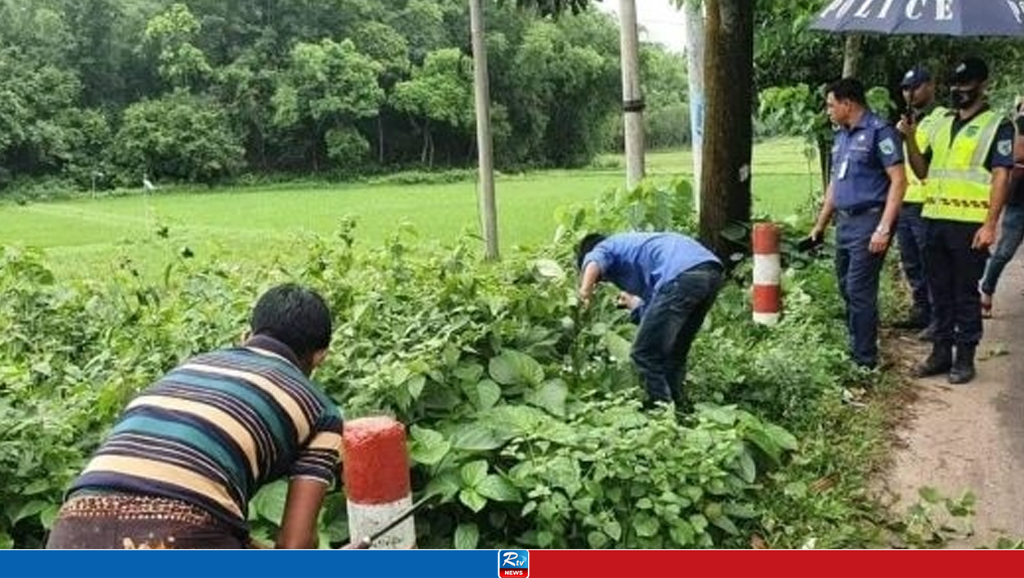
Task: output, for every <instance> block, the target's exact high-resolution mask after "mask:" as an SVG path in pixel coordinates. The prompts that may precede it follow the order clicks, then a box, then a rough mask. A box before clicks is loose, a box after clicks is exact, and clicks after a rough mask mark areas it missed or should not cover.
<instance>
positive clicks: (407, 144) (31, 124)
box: [0, 0, 688, 191]
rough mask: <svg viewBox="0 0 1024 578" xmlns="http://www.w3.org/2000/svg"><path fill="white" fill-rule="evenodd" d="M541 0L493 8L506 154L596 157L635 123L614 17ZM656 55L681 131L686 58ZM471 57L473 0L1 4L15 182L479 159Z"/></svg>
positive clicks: (651, 79) (500, 152)
mask: <svg viewBox="0 0 1024 578" xmlns="http://www.w3.org/2000/svg"><path fill="white" fill-rule="evenodd" d="M557 4H558V5H559V6H560V7H561V6H562V5H563V4H564V5H565V7H567V6H568V3H562V2H559V3H557ZM534 8H536V7H534ZM539 8H540V13H538V11H537V10H535V9H528V7H526V6H523V7H520V6H517V3H514V2H499V3H488V5H487V17H488V20H487V27H488V38H487V42H488V49H489V65H490V66H489V68H490V76H491V83H492V84H491V90H492V97H493V100H494V112H493V114H494V119H493V124H494V131H495V145H496V149H495V150H496V155H497V158H496V162H497V164H498V167H499V168H510V167H521V166H579V165H583V164H586V163H587V162H589V161H590V160H592V158H593V156H594V155H595V154H596V153H597V152H599V151H602V150H605V149H606V148H607V147H608V146H609V143H614V141H615V139H616V134H617V132H620V129H618V124H617V121H616V117H617V116H618V115H617V112H618V108H619V107H618V102H619V101H620V100H621V98H620V96H619V91H620V90H621V83H620V80H619V78H620V74H619V61H618V52H619V40H618V31H617V28H616V23H615V21H614V20H613V18H612V17H611V16H608V15H606V14H602V13H599V12H597V11H595V10H587V11H584V12H583V13H581V14H579V15H578V16H573V17H566V18H561V19H550V18H545V17H543V16H542V15H541V13H545V11H546V9H545V7H544V6H540V7H539ZM643 52H644V55H645V62H646V63H648V64H649V66H648V65H646V64H645V71H644V72H645V78H646V79H647V80H645V82H646V83H649V90H650V92H652V94H657V95H658V96H656V97H654V98H652V105H653V106H652V108H651V109H650V111H651V113H652V116H653V119H652V123H653V126H654V128H655V129H656V130H659V132H660V134H661V135H663V136H659V137H658V138H657V139H655V142H656V143H657V144H664V145H672V144H678V139H679V138H680V137H679V136H678V134H677V135H675V137H674V139H673V137H672V136H668V135H667V134H666V133H667V132H669V131H673V132H674V131H679V134H682V133H683V132H686V131H685V130H680V129H688V126H683V125H682V124H681V123H684V122H686V119H685V118H680V116H679V110H680V107H679V106H678V103H679V102H681V101H682V100H683V99H684V98H685V78H684V75H685V68H684V64H683V60H682V59H681V58H680V57H679V56H677V55H671V54H669V53H667V52H665V51H664V50H663V49H662V48H660V47H658V46H654V45H645V46H644V47H643ZM469 56H470V54H469V16H468V4H467V3H466V2H464V1H461V0H441V1H437V0H429V1H428V0H400V1H397V2H391V1H388V2H385V1H384V0H315V1H310V2H293V1H287V0H274V1H270V2H257V3H253V2H237V1H223V0H217V1H210V0H191V1H188V2H172V1H171V0H74V1H71V0H45V1H37V0H0V78H2V79H3V83H2V85H0V191H2V190H3V189H4V188H5V187H7V186H9V185H10V184H11V182H12V181H15V182H17V181H20V180H22V179H31V178H38V177H41V176H47V177H50V178H54V179H60V180H62V181H63V182H62V183H61V184H62V186H64V187H66V188H72V187H79V188H91V187H97V188H104V187H110V186H124V185H130V186H139V185H140V184H141V182H142V178H143V176H144V175H148V176H149V178H150V180H152V181H155V182H156V183H158V184H160V183H167V182H171V181H189V182H206V183H210V182H215V181H218V180H222V179H226V178H231V177H234V176H236V175H238V174H239V173H243V172H249V173H266V172H296V173H302V174H307V173H308V172H309V171H319V172H323V173H327V174H334V175H340V176H345V175H350V174H352V173H356V172H362V173H366V172H374V171H383V170H387V169H388V168H394V167H407V166H409V165H423V166H434V165H444V166H468V165H470V164H471V163H472V162H474V161H475V158H476V154H475V148H474V147H475V131H474V128H473V127H474V125H475V113H474V109H473V99H472V65H471V61H470V58H469ZM662 127H663V128H662Z"/></svg>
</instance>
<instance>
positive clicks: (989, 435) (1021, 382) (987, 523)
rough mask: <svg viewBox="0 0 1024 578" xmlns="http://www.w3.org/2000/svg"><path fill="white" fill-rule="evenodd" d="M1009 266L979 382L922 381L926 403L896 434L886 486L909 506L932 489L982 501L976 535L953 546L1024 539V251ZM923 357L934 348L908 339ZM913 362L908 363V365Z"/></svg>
mask: <svg viewBox="0 0 1024 578" xmlns="http://www.w3.org/2000/svg"><path fill="white" fill-rule="evenodd" d="M1019 255H1020V256H1019V257H1018V259H1016V260H1015V261H1014V262H1012V263H1010V265H1009V266H1008V267H1007V269H1006V272H1005V273H1004V275H1003V278H1002V279H1001V281H1000V287H999V290H998V291H997V293H996V296H995V305H994V308H993V318H992V319H991V320H987V321H986V322H985V338H984V341H983V342H982V344H981V347H980V348H979V353H978V356H979V358H980V362H979V363H978V377H977V378H976V379H975V380H974V381H973V382H972V383H970V384H968V385H966V386H951V385H949V384H948V383H947V382H946V380H945V378H943V377H939V378H933V379H926V380H919V381H918V382H916V383H917V384H918V388H917V390H918V393H919V398H918V399H917V401H916V402H915V403H914V404H913V405H912V407H910V408H909V409H910V411H909V415H908V418H907V419H906V421H905V422H904V424H903V427H902V428H900V429H899V430H898V431H897V435H898V436H899V438H900V440H901V441H902V442H903V443H900V444H898V446H899V447H897V449H896V450H895V452H894V454H895V455H894V458H895V459H894V463H893V467H892V470H891V471H890V473H889V476H888V479H887V483H886V485H887V487H888V489H890V490H892V491H893V492H895V493H897V494H898V495H900V496H902V498H903V501H902V504H903V505H905V504H906V503H908V499H909V502H910V503H912V502H914V501H916V500H917V499H918V497H917V489H918V488H919V487H921V486H932V487H935V488H937V489H939V490H940V491H941V492H942V493H943V495H946V496H952V497H955V496H959V495H960V494H961V493H962V492H963V491H964V490H971V491H972V492H973V493H974V494H975V496H977V498H978V503H977V505H976V516H975V518H974V530H975V534H974V535H973V536H972V537H971V538H969V539H968V540H966V541H964V542H957V543H955V544H953V545H954V546H964V547H970V546H994V545H995V543H996V540H997V539H998V537H999V536H1003V535H1006V536H1007V537H1011V538H1016V539H1019V538H1021V537H1024V295H1022V294H1021V291H1022V290H1024V258H1021V257H1024V251H1022V252H1021V253H1020V254H1019ZM899 343H900V344H901V346H902V347H904V348H908V349H913V350H914V351H915V352H917V356H916V357H918V358H920V357H923V356H924V355H926V354H927V351H928V348H927V347H924V346H922V345H921V344H918V343H914V342H912V341H910V340H909V339H900V340H899ZM908 363H909V361H908Z"/></svg>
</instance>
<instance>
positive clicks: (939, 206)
mask: <svg viewBox="0 0 1024 578" xmlns="http://www.w3.org/2000/svg"><path fill="white" fill-rule="evenodd" d="M1002 121H1003V118H1002V117H1001V116H999V115H998V114H996V113H994V112H992V111H991V110H986V111H985V112H982V113H980V114H978V115H977V116H976V117H974V118H973V119H971V121H970V122H968V123H967V124H966V125H964V126H963V127H962V128H961V129H960V131H959V132H957V134H956V138H954V139H952V142H951V139H950V133H951V132H952V128H953V116H952V115H950V116H946V117H943V120H942V122H941V123H940V125H939V127H938V130H937V134H936V135H935V140H934V141H932V145H931V150H932V161H931V164H930V165H929V169H928V187H927V193H928V198H927V199H926V200H925V203H924V209H923V210H922V212H921V215H922V216H924V217H925V218H928V219H946V220H950V221H963V222H967V223H983V222H985V218H986V217H987V216H988V207H989V190H990V183H991V181H992V173H991V172H990V171H989V170H988V169H986V168H985V158H986V157H987V156H988V151H989V150H990V149H991V148H992V142H993V141H994V140H995V138H996V131H998V130H999V124H1000V122H1002Z"/></svg>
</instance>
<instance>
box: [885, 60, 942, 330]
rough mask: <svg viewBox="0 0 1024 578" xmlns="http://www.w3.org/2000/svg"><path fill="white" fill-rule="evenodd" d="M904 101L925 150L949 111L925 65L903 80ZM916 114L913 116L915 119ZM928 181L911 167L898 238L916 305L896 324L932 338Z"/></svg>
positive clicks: (918, 140) (918, 67)
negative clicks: (938, 100) (926, 220)
mask: <svg viewBox="0 0 1024 578" xmlns="http://www.w3.org/2000/svg"><path fill="white" fill-rule="evenodd" d="M900 88H901V89H902V92H903V100H904V102H906V103H907V112H906V114H904V118H906V119H907V122H913V123H914V124H915V125H916V127H917V131H916V135H917V137H916V138H917V146H918V148H919V149H921V150H924V149H927V148H928V144H929V142H931V140H932V139H933V138H934V132H935V129H936V127H937V126H938V125H939V124H940V123H941V121H942V117H943V116H944V115H945V114H946V113H947V112H948V110H947V109H946V108H944V107H941V106H937V105H936V103H935V83H934V82H933V81H932V75H931V73H930V72H929V71H928V69H927V68H925V67H924V66H922V65H920V64H919V65H917V66H914V67H913V68H911V69H910V70H908V71H907V73H906V74H905V75H903V80H902V81H901V82H900ZM911 117H912V118H911ZM925 187H926V184H925V182H924V181H922V180H921V179H919V178H917V177H916V176H915V175H914V173H913V171H912V170H911V168H910V167H909V166H908V167H907V193H906V194H905V195H904V196H903V208H901V209H900V218H899V222H898V224H897V225H896V241H897V242H898V243H899V248H900V262H901V264H902V266H903V274H904V275H905V276H906V278H907V282H908V283H909V284H910V289H911V295H912V297H913V308H912V309H911V312H910V315H909V317H908V318H907V319H906V320H904V321H902V322H900V323H898V324H897V325H896V326H897V327H900V328H902V329H921V330H923V331H922V332H921V333H920V334H919V337H920V338H922V339H926V340H930V338H931V336H932V335H933V334H934V331H935V326H934V324H932V306H931V296H930V294H929V291H928V277H927V274H926V268H927V265H926V263H925V259H924V253H925V224H924V219H923V218H922V217H921V211H922V210H923V209H924V201H925V198H926V193H925Z"/></svg>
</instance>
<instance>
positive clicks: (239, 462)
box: [70, 336, 342, 532]
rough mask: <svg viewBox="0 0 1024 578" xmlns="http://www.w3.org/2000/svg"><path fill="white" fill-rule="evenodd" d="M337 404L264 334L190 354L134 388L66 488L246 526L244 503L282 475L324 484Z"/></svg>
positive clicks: (333, 452)
mask: <svg viewBox="0 0 1024 578" xmlns="http://www.w3.org/2000/svg"><path fill="white" fill-rule="evenodd" d="M341 430H342V416H341V412H340V410H339V409H338V407H337V406H336V405H335V404H334V403H333V402H332V401H331V400H330V398H328V397H327V395H326V394H325V393H324V392H323V391H322V390H320V388H319V387H318V386H316V385H315V384H314V383H313V382H311V381H310V380H309V378H307V377H306V376H305V375H304V374H303V373H302V371H301V370H299V368H298V367H297V363H296V359H295V356H294V354H293V353H292V352H291V350H290V349H289V348H288V347H287V346H285V345H284V344H282V343H280V342H278V341H277V340H274V339H272V338H269V337H266V336H256V337H254V338H253V339H250V340H249V341H248V342H247V343H246V344H245V346H244V347H239V348H233V349H225V350H221V351H217V352H213V353H208V354H204V355H200V356H197V357H194V358H192V359H190V360H188V361H186V362H185V363H184V364H182V365H180V366H178V367H177V368H175V369H174V370H172V371H171V372H170V373H168V374H167V375H166V376H164V377H163V378H162V379H160V380H159V381H158V382H156V383H155V384H153V385H151V386H150V387H148V388H146V389H145V390H143V391H142V392H141V393H140V394H139V395H138V396H137V397H136V398H135V399H134V400H133V401H132V402H131V403H130V404H129V405H128V407H127V408H126V410H125V411H124V413H123V414H122V415H121V417H120V418H119V420H118V422H117V423H116V424H115V425H114V428H113V431H112V432H111V435H110V436H109V437H108V438H107V440H106V441H104V443H103V444H102V445H101V446H100V448H99V449H98V450H97V451H96V453H95V454H94V455H93V457H92V459H91V460H90V462H89V464H88V465H87V466H86V468H85V471H84V472H83V473H82V475H81V476H79V477H78V479H76V480H75V482H74V483H73V484H72V486H71V490H70V492H72V493H73V492H75V491H78V490H91V491H97V490H98V491H118V492H129V493H138V494H145V495H152V496H160V497H166V498H173V499H178V500H182V501H184V502H187V503H190V504H193V505H195V506H198V507H201V508H203V509H206V510H207V511H209V512H210V513H211V514H214V515H216V516H217V517H218V518H220V519H222V520H223V521H225V522H227V523H228V524H230V525H231V526H233V527H235V528H237V529H239V530H241V531H243V532H244V531H246V528H247V524H246V520H247V517H248V504H249V500H250V499H251V498H252V497H253V495H254V494H255V493H256V492H257V491H258V490H259V489H260V487H262V486H263V485H265V484H267V483H269V482H272V481H274V480H276V479H278V478H280V477H281V476H290V477H303V478H309V479H313V480H318V481H322V482H323V483H324V484H327V485H330V484H332V483H333V481H334V476H335V471H336V469H337V465H338V460H339V458H340V454H341Z"/></svg>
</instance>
